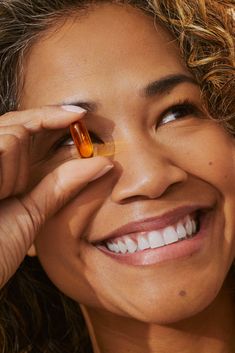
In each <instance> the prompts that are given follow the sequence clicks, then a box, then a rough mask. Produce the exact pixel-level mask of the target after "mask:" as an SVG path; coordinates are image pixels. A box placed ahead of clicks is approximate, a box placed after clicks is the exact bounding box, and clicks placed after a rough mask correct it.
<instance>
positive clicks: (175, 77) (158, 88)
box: [62, 74, 198, 112]
mask: <svg viewBox="0 0 235 353" xmlns="http://www.w3.org/2000/svg"><path fill="white" fill-rule="evenodd" d="M182 83H191V84H194V85H197V86H198V83H197V81H196V80H195V79H194V78H193V77H191V76H188V75H185V74H172V75H168V76H164V77H162V78H160V79H158V80H155V81H153V82H150V83H149V84H147V86H145V87H144V88H141V89H140V96H143V97H145V98H150V97H153V96H156V95H163V94H166V93H170V92H171V91H172V90H173V89H174V88H175V87H176V86H178V85H180V84H182ZM62 104H69V105H76V106H79V107H81V108H83V109H86V110H87V111H88V112H95V111H96V110H97V109H98V105H99V104H97V103H96V102H93V101H87V102H85V101H73V102H69V103H67V102H63V103H62Z"/></svg>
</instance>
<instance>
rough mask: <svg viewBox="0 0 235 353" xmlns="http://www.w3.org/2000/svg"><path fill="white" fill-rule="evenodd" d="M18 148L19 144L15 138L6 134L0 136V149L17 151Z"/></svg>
mask: <svg viewBox="0 0 235 353" xmlns="http://www.w3.org/2000/svg"><path fill="white" fill-rule="evenodd" d="M19 146H20V142H19V139H18V137H17V136H15V135H13V134H9V133H8V134H6V135H3V136H1V147H2V148H4V147H5V148H10V149H17V148H19Z"/></svg>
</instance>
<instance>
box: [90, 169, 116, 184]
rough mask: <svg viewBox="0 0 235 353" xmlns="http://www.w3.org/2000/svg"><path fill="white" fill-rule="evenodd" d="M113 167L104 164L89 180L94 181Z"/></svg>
mask: <svg viewBox="0 0 235 353" xmlns="http://www.w3.org/2000/svg"><path fill="white" fill-rule="evenodd" d="M112 168H113V165H106V166H105V167H104V168H103V169H102V170H100V171H99V173H97V174H96V175H95V176H94V178H92V179H91V180H90V181H94V180H96V179H98V178H100V177H102V176H103V175H104V174H106V173H107V172H108V171H109V170H110V169H112Z"/></svg>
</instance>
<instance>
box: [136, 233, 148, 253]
mask: <svg viewBox="0 0 235 353" xmlns="http://www.w3.org/2000/svg"><path fill="white" fill-rule="evenodd" d="M137 239H138V249H139V250H145V249H149V248H150V245H149V242H148V240H147V239H146V238H145V237H144V236H141V235H140V236H139V237H138V238H137Z"/></svg>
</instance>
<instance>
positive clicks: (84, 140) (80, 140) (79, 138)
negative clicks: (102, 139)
mask: <svg viewBox="0 0 235 353" xmlns="http://www.w3.org/2000/svg"><path fill="white" fill-rule="evenodd" d="M70 132H71V135H72V138H73V141H74V143H75V145H76V147H77V149H78V152H79V154H80V156H81V157H82V158H90V157H92V156H93V155H94V148H93V144H92V141H91V138H90V135H89V132H88V130H87V128H86V125H85V123H84V122H83V121H82V120H79V121H77V122H76V123H73V124H71V125H70Z"/></svg>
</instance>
